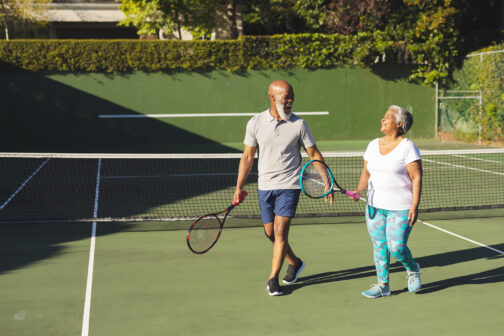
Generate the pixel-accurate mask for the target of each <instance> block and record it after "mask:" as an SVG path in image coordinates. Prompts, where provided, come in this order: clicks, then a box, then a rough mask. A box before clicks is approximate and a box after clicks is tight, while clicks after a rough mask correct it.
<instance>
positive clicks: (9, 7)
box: [0, 0, 51, 40]
mask: <svg viewBox="0 0 504 336" xmlns="http://www.w3.org/2000/svg"><path fill="white" fill-rule="evenodd" d="M49 2H51V0H0V24H1V25H3V27H4V34H5V39H6V40H8V39H9V37H10V36H9V28H10V27H11V26H12V25H14V24H20V25H23V26H24V28H25V29H26V28H30V27H36V26H40V25H44V24H45V20H44V14H45V7H44V6H43V4H47V3H49Z"/></svg>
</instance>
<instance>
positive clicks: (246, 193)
mask: <svg viewBox="0 0 504 336" xmlns="http://www.w3.org/2000/svg"><path fill="white" fill-rule="evenodd" d="M247 195H248V192H247V191H246V190H243V191H242V193H241V194H240V197H239V198H238V201H234V202H233V205H235V206H236V205H238V204H240V203H241V202H242V201H243V200H244V199H245V197H246V196H247Z"/></svg>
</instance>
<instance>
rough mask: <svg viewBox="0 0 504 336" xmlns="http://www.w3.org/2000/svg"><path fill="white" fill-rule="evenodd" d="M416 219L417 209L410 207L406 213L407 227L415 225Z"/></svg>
mask: <svg viewBox="0 0 504 336" xmlns="http://www.w3.org/2000/svg"><path fill="white" fill-rule="evenodd" d="M417 218H418V209H417V208H416V207H412V208H411V209H410V210H409V213H408V220H409V226H413V225H415V223H416V221H417Z"/></svg>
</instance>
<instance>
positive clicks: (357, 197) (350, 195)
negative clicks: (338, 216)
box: [345, 190, 360, 200]
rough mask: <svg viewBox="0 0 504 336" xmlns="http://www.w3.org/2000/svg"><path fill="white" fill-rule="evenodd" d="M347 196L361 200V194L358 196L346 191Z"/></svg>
mask: <svg viewBox="0 0 504 336" xmlns="http://www.w3.org/2000/svg"><path fill="white" fill-rule="evenodd" d="M345 195H347V196H349V197H352V198H354V199H356V200H358V199H360V195H359V194H356V193H353V192H351V191H349V190H347V191H345Z"/></svg>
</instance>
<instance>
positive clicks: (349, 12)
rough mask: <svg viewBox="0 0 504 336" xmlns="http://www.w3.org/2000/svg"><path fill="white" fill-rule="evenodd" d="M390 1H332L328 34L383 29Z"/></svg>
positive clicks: (329, 8) (389, 8)
mask: <svg viewBox="0 0 504 336" xmlns="http://www.w3.org/2000/svg"><path fill="white" fill-rule="evenodd" d="M391 7H392V4H391V1H390V0H331V1H330V2H329V4H328V5H327V7H326V10H325V13H326V21H327V29H326V32H327V33H338V34H343V35H349V34H355V33H357V32H361V31H373V30H377V29H383V28H384V26H385V24H386V19H387V16H388V15H389V14H390V12H391Z"/></svg>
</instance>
